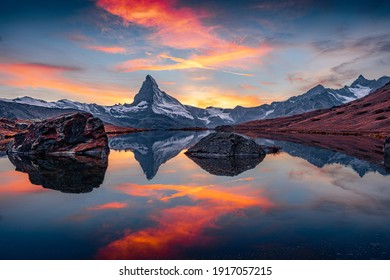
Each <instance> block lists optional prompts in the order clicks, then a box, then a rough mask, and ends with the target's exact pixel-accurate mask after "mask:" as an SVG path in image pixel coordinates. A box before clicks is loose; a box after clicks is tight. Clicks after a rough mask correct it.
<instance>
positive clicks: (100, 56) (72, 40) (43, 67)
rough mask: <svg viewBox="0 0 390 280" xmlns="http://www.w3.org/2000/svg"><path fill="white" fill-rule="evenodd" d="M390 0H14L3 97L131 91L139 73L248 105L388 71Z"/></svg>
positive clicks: (101, 98)
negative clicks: (317, 86) (361, 75)
mask: <svg viewBox="0 0 390 280" xmlns="http://www.w3.org/2000/svg"><path fill="white" fill-rule="evenodd" d="M389 26H390V1H388V0H387V1H385V0H384V1H373V0H370V1H359V0H356V1H344V0H337V1H333V0H319V1H318V0H316V1H314V0H313V1H311V0H288V1H272V0H265V1H263V0H241V1H229V0H96V1H94V0H67V1H66V0H63V1H52V0H46V1H44V0H35V1H28V0H12V1H5V2H4V1H3V2H2V4H1V9H0V97H2V98H4V97H5V98H14V97H17V96H25V95H29V96H32V97H36V98H41V99H45V100H49V101H54V100H58V99H62V98H67V99H71V100H77V101H82V102H91V103H92V102H94V103H99V104H105V105H110V104H115V103H124V102H128V103H130V102H132V100H133V97H134V94H135V93H137V92H138V89H139V87H140V86H141V84H142V81H143V80H144V78H145V76H146V75H147V74H151V75H152V76H153V77H154V78H155V79H156V80H157V82H158V83H159V85H160V88H161V89H162V90H164V91H166V92H167V93H169V94H171V95H173V96H174V97H176V98H178V99H179V100H180V101H181V102H182V103H184V104H191V105H195V106H200V107H206V106H210V105H212V106H223V107H234V106H235V105H243V106H255V105H259V104H263V103H268V102H271V101H275V100H284V99H286V98H288V97H290V96H292V95H297V94H301V93H303V92H305V91H307V90H308V89H310V88H311V87H313V86H315V85H317V84H319V83H321V84H323V85H324V86H327V87H333V88H339V87H341V86H344V85H346V84H350V83H351V82H352V81H353V80H354V79H356V78H357V76H358V75H359V74H363V75H364V76H365V77H366V78H379V77H380V76H383V75H390V71H389V68H390V67H389V65H390V28H389Z"/></svg>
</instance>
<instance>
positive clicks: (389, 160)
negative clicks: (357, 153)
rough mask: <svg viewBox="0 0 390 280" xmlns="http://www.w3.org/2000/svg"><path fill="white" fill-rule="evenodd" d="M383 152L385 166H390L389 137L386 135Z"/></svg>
mask: <svg viewBox="0 0 390 280" xmlns="http://www.w3.org/2000/svg"><path fill="white" fill-rule="evenodd" d="M383 152H384V154H385V166H386V167H387V168H390V137H387V138H386V140H385V145H384V147H383Z"/></svg>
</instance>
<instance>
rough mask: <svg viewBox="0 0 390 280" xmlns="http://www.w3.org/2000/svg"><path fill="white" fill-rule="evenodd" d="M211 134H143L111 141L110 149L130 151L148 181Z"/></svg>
mask: <svg viewBox="0 0 390 280" xmlns="http://www.w3.org/2000/svg"><path fill="white" fill-rule="evenodd" d="M208 133H209V132H207V131H202V132H191V131H156V132H141V133H133V134H128V135H123V136H118V137H115V138H112V139H110V141H109V144H110V148H111V149H114V150H125V151H127V150H130V151H132V152H133V153H134V156H135V159H136V160H137V161H138V162H139V164H140V165H141V168H142V170H143V171H144V173H145V176H146V178H147V179H148V180H151V179H153V178H154V176H156V174H157V172H158V169H159V167H160V166H161V165H162V164H164V163H165V162H167V161H168V160H170V159H172V158H174V157H175V156H177V155H178V154H179V153H180V152H181V151H182V150H184V149H188V148H189V147H191V146H192V145H195V144H196V143H197V142H198V141H199V140H200V139H202V138H203V137H205V136H206V135H207V134H208Z"/></svg>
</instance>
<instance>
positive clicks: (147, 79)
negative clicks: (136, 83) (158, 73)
mask: <svg viewBox="0 0 390 280" xmlns="http://www.w3.org/2000/svg"><path fill="white" fill-rule="evenodd" d="M144 82H148V83H152V84H155V85H157V82H156V80H155V79H154V78H153V77H152V75H149V74H148V75H146V78H145V81H144Z"/></svg>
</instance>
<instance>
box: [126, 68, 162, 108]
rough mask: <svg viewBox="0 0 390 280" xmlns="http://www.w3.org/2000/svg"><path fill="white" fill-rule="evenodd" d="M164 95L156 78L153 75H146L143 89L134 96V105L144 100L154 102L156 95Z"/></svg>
mask: <svg viewBox="0 0 390 280" xmlns="http://www.w3.org/2000/svg"><path fill="white" fill-rule="evenodd" d="M160 95H162V92H161V90H160V89H159V88H158V84H157V82H156V80H155V79H154V78H153V77H152V76H151V75H146V78H145V81H144V82H143V83H142V86H141V89H140V90H139V92H138V93H137V94H136V95H135V96H134V102H133V105H137V104H138V103H140V102H142V101H146V102H147V103H150V104H151V103H153V100H154V99H155V98H154V97H155V96H160Z"/></svg>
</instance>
